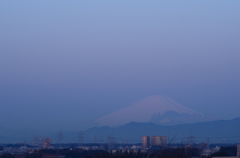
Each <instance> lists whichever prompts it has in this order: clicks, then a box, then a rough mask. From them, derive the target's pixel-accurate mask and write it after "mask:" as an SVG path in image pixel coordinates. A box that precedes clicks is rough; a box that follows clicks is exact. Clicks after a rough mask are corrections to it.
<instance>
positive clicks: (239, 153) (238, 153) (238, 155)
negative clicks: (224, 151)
mask: <svg viewBox="0 0 240 158" xmlns="http://www.w3.org/2000/svg"><path fill="white" fill-rule="evenodd" d="M237 157H238V158H240V144H238V145H237Z"/></svg>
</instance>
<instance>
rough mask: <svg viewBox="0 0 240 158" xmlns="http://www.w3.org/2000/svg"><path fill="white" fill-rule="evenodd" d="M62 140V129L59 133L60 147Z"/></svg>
mask: <svg viewBox="0 0 240 158" xmlns="http://www.w3.org/2000/svg"><path fill="white" fill-rule="evenodd" d="M62 140H63V133H62V131H60V132H59V133H58V145H59V148H60V147H61V143H62Z"/></svg>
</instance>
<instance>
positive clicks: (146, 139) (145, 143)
mask: <svg viewBox="0 0 240 158" xmlns="http://www.w3.org/2000/svg"><path fill="white" fill-rule="evenodd" d="M149 147H150V137H149V136H142V148H143V149H146V148H149Z"/></svg>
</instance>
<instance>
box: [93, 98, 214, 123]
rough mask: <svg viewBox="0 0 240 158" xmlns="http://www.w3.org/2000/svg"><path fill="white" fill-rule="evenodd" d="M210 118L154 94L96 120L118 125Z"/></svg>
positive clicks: (184, 121)
mask: <svg viewBox="0 0 240 158" xmlns="http://www.w3.org/2000/svg"><path fill="white" fill-rule="evenodd" d="M210 120H211V119H210V118H208V117H206V116H205V115H203V114H201V113H199V112H196V111H194V110H191V109H189V108H186V107H184V106H182V105H180V104H179V103H177V102H175V101H174V100H172V99H171V98H169V97H167V96H161V95H154V96H150V97H148V98H145V99H143V100H141V101H140V102H138V103H136V104H134V105H131V106H128V107H126V108H122V109H120V110H118V111H116V112H113V113H110V114H108V115H106V116H102V117H100V118H98V119H97V120H96V122H97V123H99V125H100V126H104V125H107V126H119V125H123V124H126V123H129V122H133V121H134V122H152V123H156V124H162V125H176V124H183V123H193V122H204V121H210Z"/></svg>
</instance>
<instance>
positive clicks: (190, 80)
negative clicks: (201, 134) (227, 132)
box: [0, 0, 240, 129]
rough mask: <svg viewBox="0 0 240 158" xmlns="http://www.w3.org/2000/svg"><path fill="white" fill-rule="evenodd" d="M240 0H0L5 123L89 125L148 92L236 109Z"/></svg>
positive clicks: (194, 105) (222, 110) (212, 108)
mask: <svg viewBox="0 0 240 158" xmlns="http://www.w3.org/2000/svg"><path fill="white" fill-rule="evenodd" d="M239 7H240V1H239V0H232V1H226V0H225V1H222V0H212V1H208V0H201V1H190V0H189V1H185V0H183V1H177V0H175V1H159V0H153V1H143V0H133V1H129V0H121V1H78V0H72V1H62V0H52V1H47V0H41V1H30V0H21V1H8V0H5V1H0V20H1V21H0V107H1V109H0V127H4V128H21V127H32V128H44V127H46V126H48V127H49V128H52V129H67V128H68V129H85V128H87V127H89V126H90V125H89V124H88V122H89V121H90V120H93V119H95V118H97V117H100V116H102V115H105V114H108V113H110V112H113V111H115V110H118V109H119V108H121V107H126V106H129V105H131V104H133V103H136V102H137V101H139V100H141V99H143V98H145V97H147V96H151V95H155V94H160V95H167V96H169V97H170V98H172V99H174V100H175V101H177V102H179V103H180V104H182V105H184V106H186V107H188V108H191V109H193V110H196V111H199V112H202V113H204V114H207V115H211V116H215V117H218V118H220V119H232V118H235V117H240V114H239V111H240V97H239V94H240V69H239V68H240V29H239V28H240V17H239V15H240V9H239Z"/></svg>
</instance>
